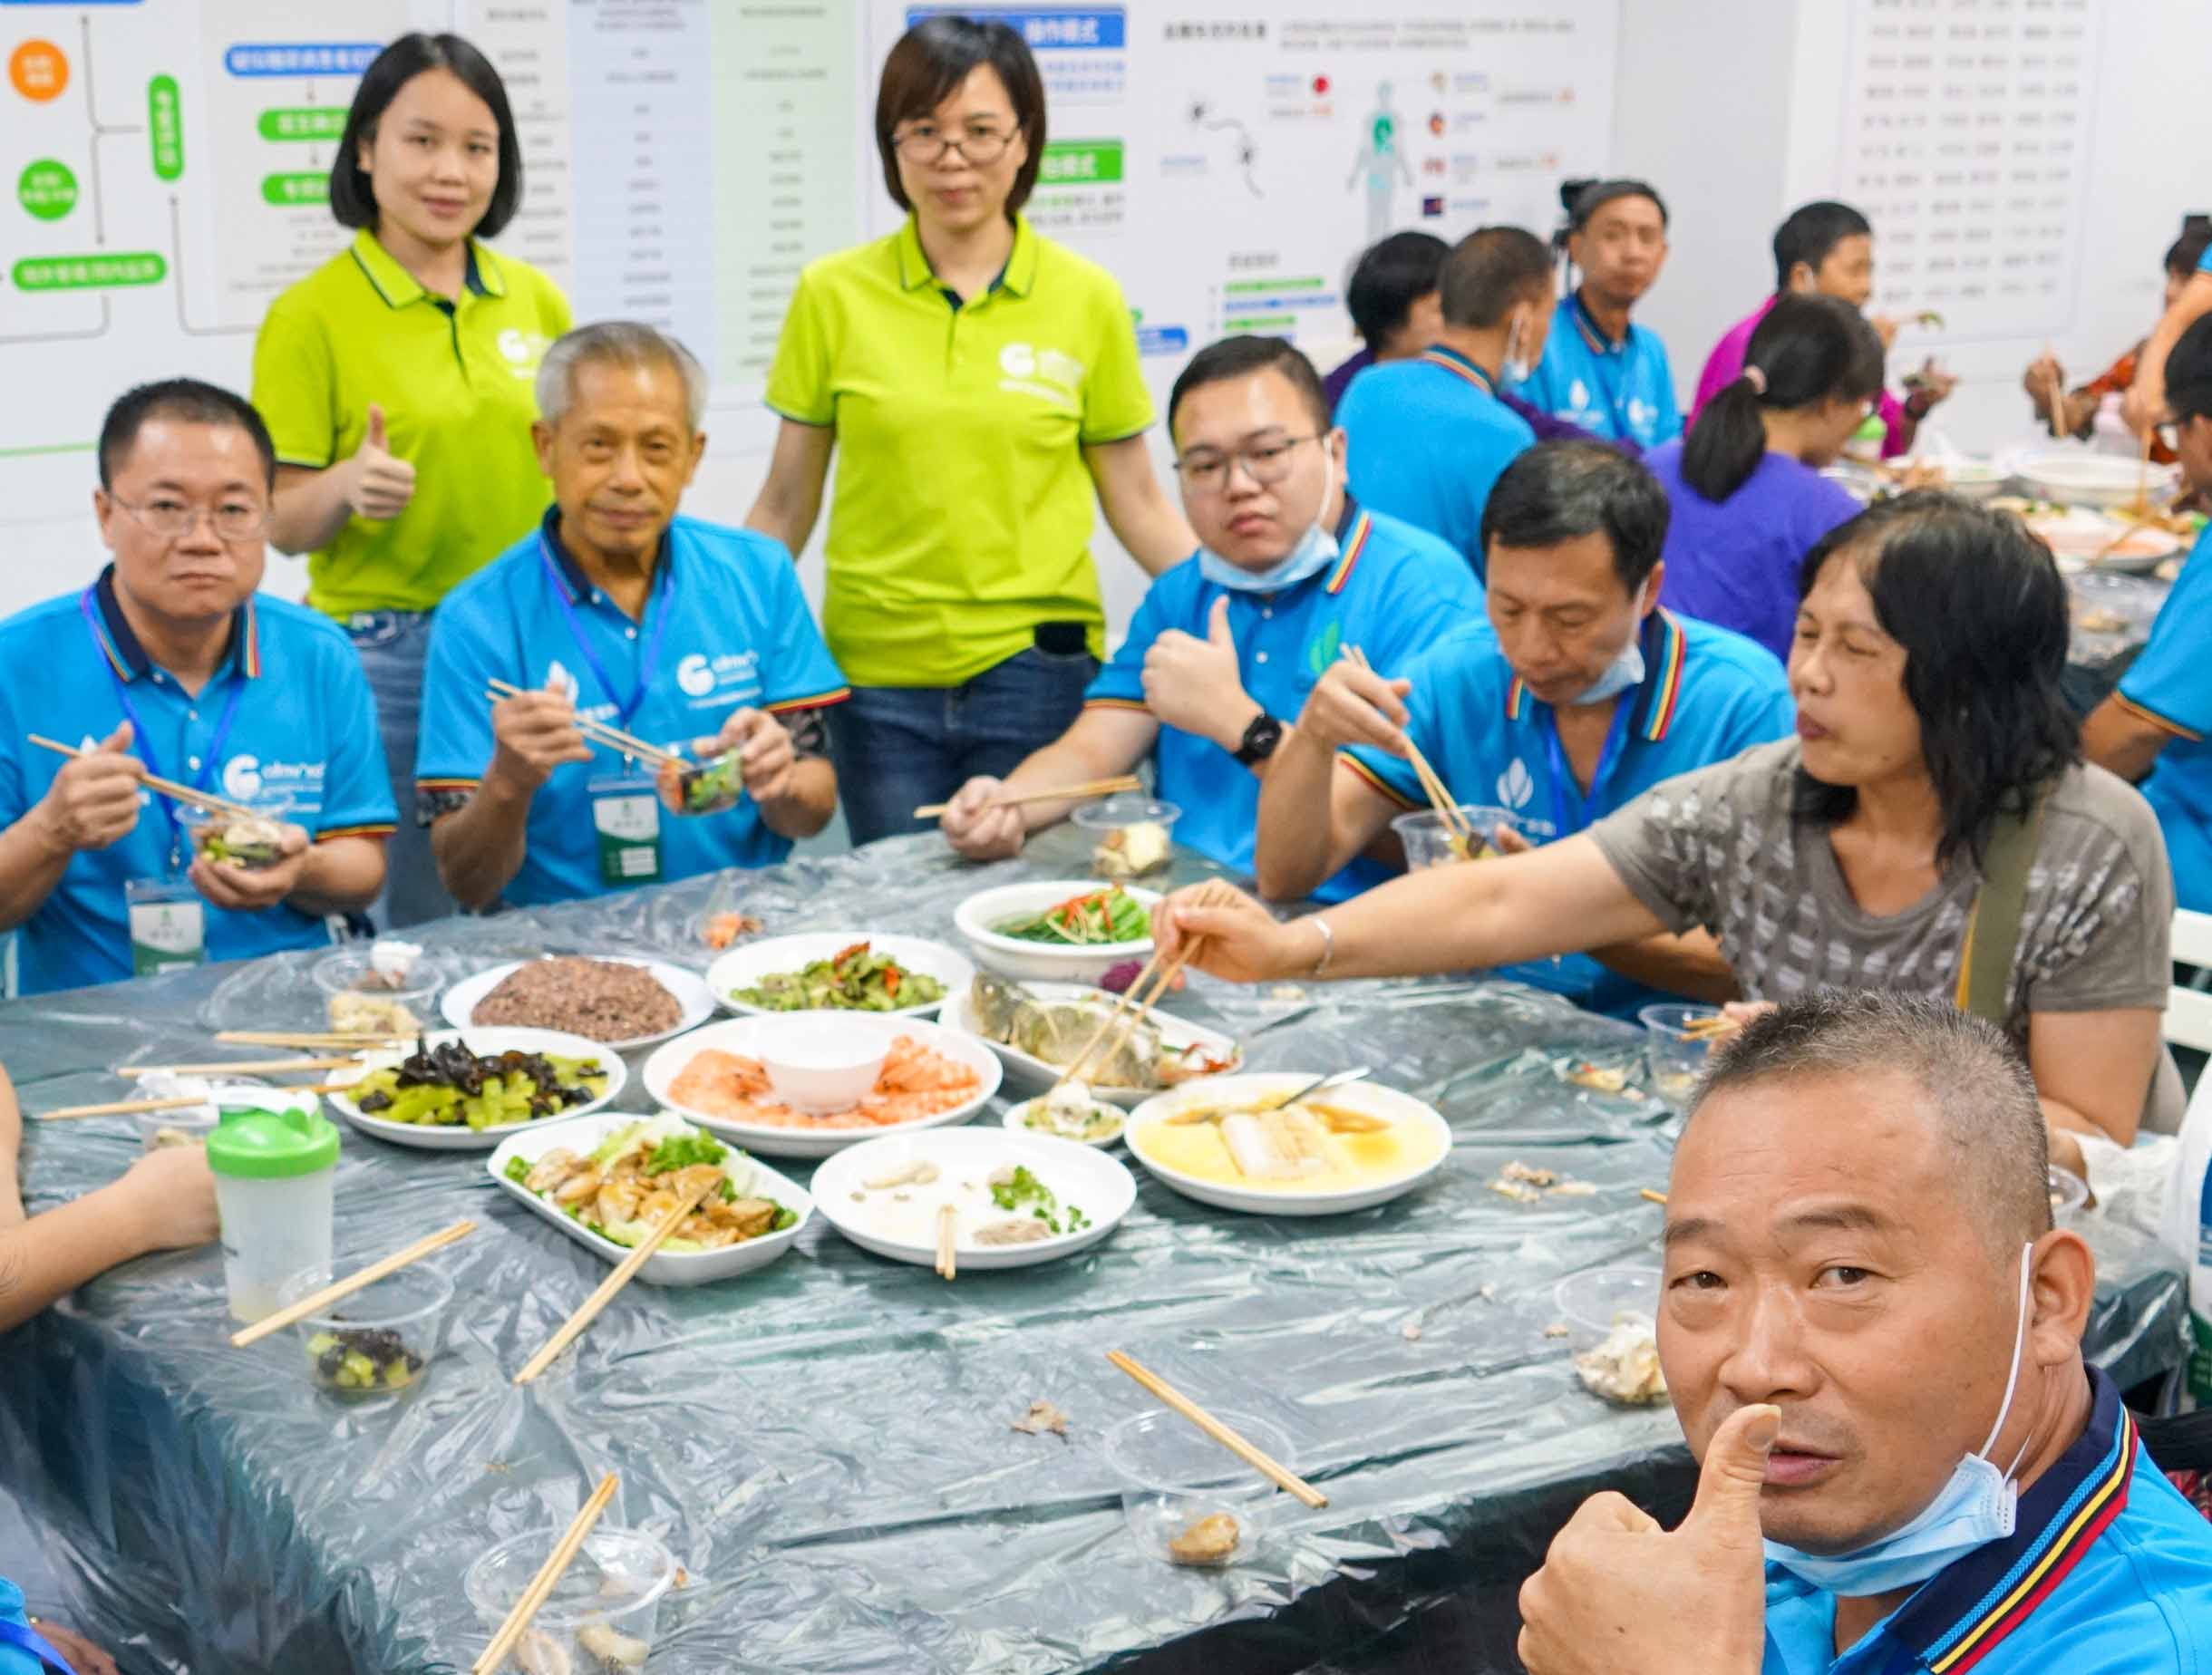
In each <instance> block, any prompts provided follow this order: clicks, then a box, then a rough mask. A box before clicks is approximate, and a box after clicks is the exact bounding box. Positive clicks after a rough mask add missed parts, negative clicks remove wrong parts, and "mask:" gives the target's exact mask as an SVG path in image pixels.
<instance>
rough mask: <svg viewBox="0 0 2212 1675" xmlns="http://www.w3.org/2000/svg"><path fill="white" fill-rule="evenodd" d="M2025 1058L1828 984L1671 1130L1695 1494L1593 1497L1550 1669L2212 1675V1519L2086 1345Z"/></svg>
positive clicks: (1769, 1027) (1545, 1648) (1531, 1650)
mask: <svg viewBox="0 0 2212 1675" xmlns="http://www.w3.org/2000/svg"><path fill="white" fill-rule="evenodd" d="M2044 1169H2045V1156H2044V1125H2043V1121H2042V1116H2041V1115H2040V1113H2039V1111H2038V1109H2037V1104H2036V1094H2035V1087H2034V1084H2033V1081H2032V1080H2030V1078H2029V1075H2028V1072H2027V1069H2026V1067H2025V1066H2024V1065H2023V1063H2022V1062H2021V1060H2020V1059H2019V1058H2018V1056H2017V1055H2016V1054H2015V1053H2013V1051H2011V1050H2010V1048H2009V1046H2008V1044H2007V1043H2006V1041H2005V1040H2004V1038H2003V1035H2002V1034H2000V1033H1999V1032H1998V1031H1996V1030H1995V1029H1994V1028H1993V1027H1992V1026H1990V1025H1989V1024H1986V1023H1984V1022H1982V1021H1979V1020H1977V1019H1974V1018H1972V1017H1969V1016H1966V1015H1965V1014H1963V1013H1960V1012H1955V1011H1954V1010H1952V1009H1951V1008H1950V1007H1948V1006H1946V1005H1945V1004H1943V1003H1942V1002H1935V1001H1931V1000H1927V999H1925V998H1919V997H1912V996H1906V995H1904V994H1900V993H1897V992H1892V991H1886V990H1859V991H1855V992H1849V993H1844V992H1834V991H1829V992H1821V993H1819V994H1816V995H1814V996H1812V997H1810V998H1808V999H1804V1000H1799V1001H1792V1002H1787V1003H1786V1004H1784V1005H1783V1006H1782V1007H1781V1008H1780V1010H1779V1011H1777V1012H1773V1013H1771V1014H1769V1015H1768V1016H1766V1017H1763V1018H1761V1019H1759V1020H1757V1021H1754V1022H1753V1023H1751V1025H1750V1026H1749V1027H1748V1028H1746V1029H1745V1030H1744V1031H1743V1032H1742V1034H1741V1036H1739V1037H1738V1038H1737V1039H1736V1040H1735V1041H1732V1043H1730V1044H1729V1045H1728V1046H1727V1047H1725V1048H1724V1049H1722V1051H1721V1052H1720V1053H1719V1055H1718V1056H1717V1057H1716V1059H1715V1061H1714V1064H1713V1068H1712V1070H1711V1072H1710V1073H1709V1074H1708V1076H1707V1079H1706V1080H1705V1083H1704V1085H1703V1088H1702V1089H1700V1090H1699V1094H1698V1097H1697V1100H1696V1102H1695V1104H1694V1105H1693V1109H1692V1111H1691V1115H1690V1118H1689V1122H1688V1125H1687V1127H1686V1128H1684V1130H1683V1136H1682V1139H1681V1143H1680V1144H1679V1146H1678V1147H1677V1148H1676V1150H1675V1154H1674V1178H1673V1180H1672V1181H1671V1183H1670V1185H1669V1189H1668V1196H1667V1206H1666V1219H1667V1225H1666V1235H1665V1244H1666V1259H1665V1278H1664V1285H1663V1289H1662V1293H1661V1295H1662V1301H1661V1305H1660V1312H1659V1317H1658V1322H1657V1325H1658V1347H1659V1359H1660V1363H1661V1366H1662V1368H1663V1370H1664V1373H1665V1375H1666V1382H1667V1389H1668V1391H1669V1393H1670V1395H1671V1396H1672V1397H1673V1399H1674V1411H1675V1414H1676V1417H1677V1418H1679V1419H1680V1420H1681V1422H1682V1428H1683V1433H1684V1435H1685V1437H1686V1438H1687V1439H1688V1441H1689V1444H1690V1447H1691V1450H1692V1452H1693V1453H1694V1454H1696V1455H1698V1456H1699V1457H1700V1458H1701V1460H1702V1464H1703V1468H1702V1474H1701V1476H1700V1478H1699V1482H1698V1490H1697V1500H1696V1504H1695V1506H1693V1508H1692V1510H1691V1512H1690V1515H1689V1516H1688V1518H1686V1519H1685V1520H1684V1521H1683V1524H1682V1525H1680V1527H1678V1528H1676V1529H1674V1530H1673V1531H1663V1530H1661V1529H1660V1527H1659V1525H1657V1524H1656V1523H1654V1521H1653V1520H1652V1519H1651V1518H1650V1517H1649V1516H1647V1515H1645V1514H1644V1512H1642V1511H1641V1510H1640V1509H1639V1508H1637V1507H1636V1506H1633V1505H1631V1504H1630V1503H1629V1502H1628V1501H1627V1500H1625V1498H1623V1497H1622V1496H1618V1495H1613V1494H1606V1495H1599V1496H1595V1497H1593V1498H1592V1499H1590V1500H1589V1501H1586V1502H1585V1503H1584V1504H1583V1506H1582V1507H1581V1508H1580V1509H1579V1510H1578V1511H1577V1513H1576V1514H1575V1516H1574V1517H1573V1519H1572V1520H1571V1521H1569V1523H1568V1524H1567V1527H1566V1528H1565V1529H1564V1530H1563V1531H1561V1532H1560V1534H1559V1535H1558V1537H1557V1540H1555V1541H1554V1542H1553V1544H1552V1546H1551V1550H1550V1552H1549V1553H1548V1554H1547V1555H1546V1558H1545V1563H1544V1567H1543V1568H1542V1569H1541V1570H1540V1571H1538V1573H1536V1574H1535V1575H1534V1576H1532V1577H1531V1578H1529V1580H1528V1583H1527V1584H1526V1585H1525V1586H1524V1587H1523V1588H1522V1590H1521V1596H1520V1605H1521V1617H1522V1622H1523V1628H1522V1631H1521V1636H1520V1643H1519V1652H1520V1657H1521V1660H1522V1661H1523V1662H1524V1663H1525V1664H1526V1665H1527V1666H1528V1670H1529V1671H1530V1675H1596V1671H1599V1670H1605V1671H1608V1672H1610V1671H1614V1670H1637V1671H1639V1672H1640V1675H1755V1672H1757V1671H1764V1675H1811V1672H1814V1671H1824V1670H1832V1671H1835V1672H1836V1675H1861V1672H1862V1671H1863V1672H1864V1675H1891V1672H1892V1671H1895V1672H1897V1675H1904V1672H1905V1671H1919V1670H1926V1671H1928V1675H1964V1671H1965V1670H1976V1671H1978V1675H2015V1672H2019V1675H2026V1672H2028V1671H2035V1672H2037V1675H2042V1671H2053V1672H2057V1671H2063V1672H2064V1675H2169V1672H2170V1675H2182V1672H2183V1671H2192V1670H2204V1669H2206V1668H2207V1667H2212V1525H2207V1524H2206V1522H2205V1520H2204V1518H2203V1517H2202V1516H2201V1515H2199V1514H2198V1513H2197V1511H2196V1509H2195V1508H2194V1507H2192V1506H2189V1504H2188V1502H2187V1501H2185V1500H2184V1499H2182V1497H2181V1496H2179V1495H2178V1493H2176V1491H2175V1490H2174V1488H2173V1487H2172V1486H2171V1485H2170V1484H2168V1482H2167V1480H2166V1479H2165V1478H2164V1477H2162V1476H2160V1475H2159V1470H2158V1468H2157V1467H2155V1466H2153V1465H2152V1464H2151V1463H2150V1461H2149V1457H2147V1456H2146V1455H2145V1454H2144V1452H2143V1450H2142V1447H2141V1446H2140V1444H2139V1442H2138V1440H2137V1438H2136V1432H2135V1426H2134V1423H2133V1421H2132V1420H2131V1419H2130V1418H2129V1416H2128V1413H2127V1411H2126V1409H2124V1408H2122V1406H2121V1405H2120V1392H2119V1390H2118V1389H2116V1388H2115V1387H2114V1386H2113V1384H2112V1382H2111V1380H2110V1379H2108V1378H2106V1377H2105V1375H2104V1374H2103V1373H2102V1372H2101V1371H2099V1370H2094V1369H2091V1368H2088V1367H2086V1366H2085V1365H2084V1364H2083V1361H2082V1357H2081V1331H2082V1327H2083V1324H2084V1322H2086V1321H2087V1319H2088V1317H2089V1312H2090V1308H2091V1302H2093V1300H2094V1295H2095V1291H2096V1273H2095V1265H2094V1261H2093V1259H2092V1258H2091V1254H2090V1252H2089V1248H2088V1246H2086V1245H2085V1244H2082V1242H2081V1238H2080V1236H2079V1235H2077V1234H2073V1233H2071V1232H2067V1231H2063V1230H2059V1231H2054V1230H2053V1228H2052V1221H2051V1205H2050V1199H2049V1197H2048V1196H2047V1191H2048V1188H2047V1185H2046V1182H2045V1178H2044Z"/></svg>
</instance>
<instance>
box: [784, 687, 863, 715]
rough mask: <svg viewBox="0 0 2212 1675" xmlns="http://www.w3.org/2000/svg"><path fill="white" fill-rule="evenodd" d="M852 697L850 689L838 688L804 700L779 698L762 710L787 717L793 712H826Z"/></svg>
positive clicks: (812, 695)
mask: <svg viewBox="0 0 2212 1675" xmlns="http://www.w3.org/2000/svg"><path fill="white" fill-rule="evenodd" d="M851 696H852V688H851V687H849V686H839V687H837V688H835V689H833V690H832V691H829V692H814V693H812V694H810V695H809V696H807V697H804V698H780V699H778V700H777V701H776V702H774V703H771V704H763V705H762V709H764V710H766V711H767V712H768V713H769V714H771V715H789V714H791V712H792V711H794V710H826V709H828V708H829V706H830V705H831V704H833V703H843V702H845V700H846V699H848V698H849V697H851Z"/></svg>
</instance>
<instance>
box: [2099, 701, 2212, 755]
mask: <svg viewBox="0 0 2212 1675" xmlns="http://www.w3.org/2000/svg"><path fill="white" fill-rule="evenodd" d="M2112 702H2115V703H2117V704H2118V705H2119V706H2120V708H2121V709H2123V710H2125V711H2126V712H2128V713H2129V714H2130V715H2132V716H2134V717H2136V718H2137V719H2138V720H2139V721H2149V723H2150V724H2151V725H2152V726H2153V727H2156V728H2158V729H2159V730H2160V731H2163V732H2169V733H2171V734H2173V735H2174V737H2175V738H2177V739H2187V740H2188V741H2189V742H2190V743H2191V744H2202V743H2203V742H2204V741H2205V736H2204V734H2202V733H2200V732H2191V731H2189V730H2188V728H2186V727H2184V726H2183V725H2182V724H2181V723H2180V722H2179V721H2168V720H2167V719H2166V718H2165V717H2164V716H2163V715H2160V714H2159V712H2157V711H2156V710H2147V709H2145V708H2144V707H2143V706H2142V705H2141V704H2139V703H2138V702H2135V700H2134V699H2132V698H2130V697H2129V696H2128V694H2127V693H2125V692H2114V693H2113V694H2112Z"/></svg>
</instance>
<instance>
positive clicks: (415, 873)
mask: <svg viewBox="0 0 2212 1675" xmlns="http://www.w3.org/2000/svg"><path fill="white" fill-rule="evenodd" d="M521 201H522V150H521V147H520V145H519V143H518V142H517V140H516V138H515V121H514V116H513V113H512V112H511V111H509V108H508V103H507V90H506V88H505V87H504V86H503V85H501V83H500V77H499V73H498V72H497V71H495V70H493V69H492V67H491V64H490V60H488V59H486V58H485V56H484V55H483V53H480V52H479V51H478V50H477V49H476V48H475V47H473V46H471V45H470V44H469V43H468V42H466V41H464V40H462V39H461V37H460V36H458V35H451V34H439V35H429V34H408V35H402V36H401V37H400V38H399V39H398V40H396V41H394V42H393V44H391V45H390V46H388V47H386V48H385V49H384V50H383V52H382V53H379V54H377V57H376V60H375V62H374V63H372V64H370V66H369V68H368V70H367V72H366V73H364V75H363V76H362V78H361V84H360V86H359V88H358V89H356V90H355V92H354V105H353V110H352V111H351V112H350V113H349V114H348V115H347V117H346V121H345V133H344V137H343V138H342V139H341V140H339V142H338V155H337V160H336V161H335V162H334V163H333V164H332V165H331V169H330V208H331V213H332V214H333V215H335V217H337V218H338V223H339V225H340V226H342V227H350V228H354V229H356V230H355V232H354V240H353V242H352V243H351V244H350V245H348V246H347V247H345V248H344V250H342V251H340V252H339V253H338V254H337V255H336V256H335V257H332V258H331V259H330V260H329V261H328V262H325V264H324V265H323V266H321V267H319V268H317V269H316V270H315V272H314V273H312V274H310V275H308V276H306V278H305V279H302V280H300V281H299V282H298V283H297V284H296V285H294V286H292V287H291V288H290V289H288V290H286V292H285V293H284V294H283V295H281V296H279V297H278V298H277V299H276V302H275V303H273V304H272V305H270V307H269V311H268V315H267V318H266V319H264V320H263V321H262V323H261V334H260V338H259V340H258V341H257V343H256V344H255V345H254V405H255V406H256V407H257V408H259V409H260V410H261V416H262V418H263V419H265V420H266V421H267V423H268V428H269V432H270V434H271V435H272V436H273V437H274V438H275V439H276V459H277V469H276V506H275V508H274V512H273V515H272V518H271V523H270V531H269V538H270V539H271V540H272V541H273V542H275V544H276V547H278V548H279V549H280V550H282V551H284V552H287V553H306V554H307V555H308V558H307V601H308V603H309V604H311V605H315V606H316V607H317V608H319V609H321V610H324V611H326V612H328V613H329V614H330V615H333V616H335V617H336V618H337V619H338V620H339V621H340V622H341V623H344V624H345V625H346V626H347V628H348V629H349V630H350V631H351V633H352V634H353V638H354V647H355V649H356V650H357V651H358V652H359V653H360V654H361V662H362V665H363V667H364V669H366V670H367V672H368V676H369V683H370V685H371V687H372V688H373V689H374V692H375V694H376V707H377V712H378V716H379V724H380V726H381V728H382V731H383V741H384V756H385V760H386V761H387V763H388V765H389V766H390V769H391V771H392V791H393V799H394V800H395V801H396V803H397V804H398V806H399V808H400V810H401V819H400V829H399V833H398V835H397V836H395V837H393V840H392V844H391V846H390V857H389V859H390V873H389V878H388V882H387V884H386V886H385V897H384V903H383V906H384V910H385V911H384V915H383V916H384V917H385V918H386V919H387V920H388V921H389V922H390V923H392V924H393V925H408V924H412V923H414V922H415V921H417V920H421V919H428V918H434V917H436V916H437V915H440V914H443V913H451V912H452V911H453V904H452V901H451V897H449V896H447V895H446V894H445V891H444V889H443V888H442V886H440V884H439V882H438V874H437V867H436V865H435V863H434V862H433V861H432V858H431V854H430V847H429V842H428V838H427V836H426V834H425V833H423V832H422V830H421V829H420V828H418V827H417V826H416V824H415V822H414V821H412V819H409V818H406V815H407V811H408V810H409V809H411V808H413V806H414V761H415V721H416V717H417V714H418V713H419V711H420V707H421V704H422V660H423V656H424V654H425V653H426V651H427V650H428V647H429V644H430V613H431V612H432V609H433V608H435V606H436V605H437V604H438V601H439V600H440V599H441V598H443V597H444V596H445V595H446V593H447V591H448V590H449V589H451V587H452V586H453V585H454V584H455V583H456V582H459V581H461V579H462V578H463V577H465V576H469V575H471V573H472V572H474V571H475V570H477V569H479V568H480V567H481V566H483V565H484V564H486V563H487V562H489V561H490V559H492V558H494V557H498V555H499V554H500V553H501V552H503V551H505V550H506V549H507V548H508V547H510V546H512V545H513V544H514V543H515V542H516V541H517V540H519V539H520V538H521V537H523V536H525V535H527V534H528V533H529V530H530V528H531V527H532V526H533V525H535V524H536V523H537V521H538V518H539V516H540V515H541V514H542V513H543V512H544V510H545V508H546V503H547V500H548V498H549V497H550V494H551V490H550V489H548V486H547V484H546V479H545V477H544V474H543V473H542V472H540V471H539V470H538V455H537V451H536V450H535V448H534V447H533V445H532V444H531V441H530V421H532V420H533V419H535V418H537V416H538V403H537V399H536V396H535V394H534V389H535V379H536V376H537V372H538V361H539V359H540V358H541V357H542V356H543V354H544V353H545V350H546V347H547V345H548V344H551V343H552V341H553V340H554V339H555V338H557V337H558V336H559V335H560V334H562V333H563V332H566V331H567V330H568V326H569V315H568V299H567V298H565V297H564V296H562V295H561V294H560V290H559V288H558V286H555V285H554V283H553V282H552V281H551V280H550V279H548V278H547V277H546V276H545V275H544V274H542V273H540V272H538V269H536V268H535V267H532V266H529V264H528V263H526V262H520V261H517V260H516V259H515V258H514V257H507V256H499V255H495V254H494V253H493V252H492V251H491V250H490V249H489V248H488V247H485V246H484V245H482V244H480V243H479V242H478V240H479V239H480V238H489V237H492V236H493V235H495V234H497V233H498V232H499V231H500V228H504V227H505V226H506V225H507V224H508V222H509V220H510V219H511V218H513V216H514V213H515V208H516V206H517V205H519V203H520V202H521Z"/></svg>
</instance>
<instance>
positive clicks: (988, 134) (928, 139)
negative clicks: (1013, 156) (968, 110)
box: [891, 122, 1014, 167]
mask: <svg viewBox="0 0 2212 1675" xmlns="http://www.w3.org/2000/svg"><path fill="white" fill-rule="evenodd" d="M891 143H892V144H893V145H895V146H897V148H898V154H899V155H900V156H901V157H903V158H905V159H906V160H907V161H908V162H910V163H935V162H939V161H942V160H943V159H944V156H945V154H946V152H947V151H952V150H957V151H958V152H959V153H960V155H961V156H962V157H964V158H965V159H966V160H968V161H969V162H971V163H974V164H976V165H977V166H979V167H980V166H981V165H982V164H985V163H995V162H996V161H998V160H999V159H1000V158H1002V157H1004V155H1005V154H1006V148H1007V147H1008V146H1010V145H1012V144H1013V143H1014V135H1013V134H1012V133H1009V132H1007V131H1004V130H1003V129H997V128H971V129H969V130H968V131H967V132H966V133H965V134H961V135H958V136H955V135H952V134H946V133H940V132H939V131H937V129H936V126H935V125H934V124H933V123H929V122H917V123H916V124H915V125H914V126H913V127H912V128H909V129H907V131H905V132H904V133H900V134H895V135H893V136H892V140H891Z"/></svg>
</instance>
